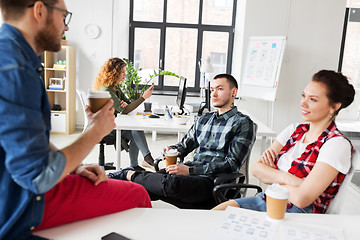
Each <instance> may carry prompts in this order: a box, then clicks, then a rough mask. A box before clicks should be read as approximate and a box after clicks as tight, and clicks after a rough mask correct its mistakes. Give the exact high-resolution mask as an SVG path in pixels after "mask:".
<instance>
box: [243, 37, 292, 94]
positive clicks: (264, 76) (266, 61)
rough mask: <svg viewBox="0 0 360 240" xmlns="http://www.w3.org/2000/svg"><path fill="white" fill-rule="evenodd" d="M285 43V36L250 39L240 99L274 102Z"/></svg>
mask: <svg viewBox="0 0 360 240" xmlns="http://www.w3.org/2000/svg"><path fill="white" fill-rule="evenodd" d="M285 42H286V37H285V36H267V37H251V38H250V40H249V43H248V49H247V54H246V61H245V65H244V70H243V75H242V79H241V87H240V97H251V98H258V99H263V100H267V101H275V97H276V90H277V86H278V82H279V75H280V70H281V64H282V59H283V56H284V50H285Z"/></svg>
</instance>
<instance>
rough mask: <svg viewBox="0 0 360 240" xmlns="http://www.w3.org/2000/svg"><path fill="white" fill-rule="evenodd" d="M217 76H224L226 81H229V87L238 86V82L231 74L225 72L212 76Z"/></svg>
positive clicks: (216, 77)
mask: <svg viewBox="0 0 360 240" xmlns="http://www.w3.org/2000/svg"><path fill="white" fill-rule="evenodd" d="M218 78H225V79H226V80H227V82H228V83H229V85H230V88H231V89H232V88H238V83H237V81H236V79H235V78H234V77H233V76H232V75H230V74H227V73H221V74H218V75H216V76H215V77H214V79H218Z"/></svg>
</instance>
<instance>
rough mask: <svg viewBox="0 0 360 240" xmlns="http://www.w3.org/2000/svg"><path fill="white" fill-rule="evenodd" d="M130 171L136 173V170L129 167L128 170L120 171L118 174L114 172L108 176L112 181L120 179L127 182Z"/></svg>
mask: <svg viewBox="0 0 360 240" xmlns="http://www.w3.org/2000/svg"><path fill="white" fill-rule="evenodd" d="M129 170H132V171H135V169H134V168H132V167H127V168H124V169H122V170H120V171H117V172H113V173H109V174H108V175H107V176H108V177H109V178H111V179H119V180H125V181H127V179H126V175H127V173H128V171H129Z"/></svg>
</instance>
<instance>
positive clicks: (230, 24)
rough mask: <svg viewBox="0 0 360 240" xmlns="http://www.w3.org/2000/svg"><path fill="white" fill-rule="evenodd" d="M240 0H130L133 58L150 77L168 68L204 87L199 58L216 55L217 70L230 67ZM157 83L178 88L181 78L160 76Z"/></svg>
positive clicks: (167, 88) (196, 89) (192, 85)
mask: <svg viewBox="0 0 360 240" xmlns="http://www.w3.org/2000/svg"><path fill="white" fill-rule="evenodd" d="M236 2H237V0H226V1H219V0H130V44H129V59H130V60H131V61H132V62H133V63H134V66H135V68H137V69H139V68H141V69H142V71H141V74H142V76H143V79H144V80H146V79H147V78H148V76H149V74H151V73H153V71H154V70H157V69H163V70H167V71H171V72H174V73H176V74H178V75H181V76H184V77H185V78H187V87H188V92H199V91H200V68H199V62H200V59H205V58H206V57H210V58H211V60H210V61H211V63H212V64H213V66H214V69H215V70H214V72H213V73H212V74H211V75H212V76H215V75H216V74H218V73H224V72H226V73H230V72H231V61H232V49H233V41H234V28H235V8H236ZM155 84H156V85H155V89H157V90H160V91H175V90H177V88H178V85H179V79H177V78H175V77H172V76H160V77H158V78H157V79H156V80H155Z"/></svg>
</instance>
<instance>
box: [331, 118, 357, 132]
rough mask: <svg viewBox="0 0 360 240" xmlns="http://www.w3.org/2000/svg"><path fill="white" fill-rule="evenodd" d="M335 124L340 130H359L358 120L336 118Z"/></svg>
mask: <svg viewBox="0 0 360 240" xmlns="http://www.w3.org/2000/svg"><path fill="white" fill-rule="evenodd" d="M335 123H336V126H337V127H338V129H339V130H340V131H342V132H360V121H356V120H336V121H335Z"/></svg>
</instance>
